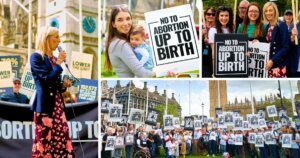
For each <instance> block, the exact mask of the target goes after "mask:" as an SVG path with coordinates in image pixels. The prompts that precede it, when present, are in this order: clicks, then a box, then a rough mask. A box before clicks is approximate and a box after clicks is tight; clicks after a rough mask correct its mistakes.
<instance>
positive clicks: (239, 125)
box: [233, 117, 243, 130]
mask: <svg viewBox="0 0 300 158" xmlns="http://www.w3.org/2000/svg"><path fill="white" fill-rule="evenodd" d="M233 122H234V130H243V117H234V118H233Z"/></svg>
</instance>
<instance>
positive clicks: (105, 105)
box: [101, 98, 112, 113]
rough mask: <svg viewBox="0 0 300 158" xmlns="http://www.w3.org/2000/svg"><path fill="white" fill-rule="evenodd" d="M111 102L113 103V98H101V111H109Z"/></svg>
mask: <svg viewBox="0 0 300 158" xmlns="http://www.w3.org/2000/svg"><path fill="white" fill-rule="evenodd" d="M110 104H112V99H108V98H101V113H108V110H109V105H110Z"/></svg>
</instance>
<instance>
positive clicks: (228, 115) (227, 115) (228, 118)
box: [223, 112, 234, 125]
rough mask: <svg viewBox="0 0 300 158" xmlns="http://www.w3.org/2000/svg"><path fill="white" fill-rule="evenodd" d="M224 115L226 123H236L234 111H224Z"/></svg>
mask: <svg viewBox="0 0 300 158" xmlns="http://www.w3.org/2000/svg"><path fill="white" fill-rule="evenodd" d="M223 115H224V117H225V124H226V125H234V122H233V113H232V112H223Z"/></svg>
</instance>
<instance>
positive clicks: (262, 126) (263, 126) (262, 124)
mask: <svg viewBox="0 0 300 158" xmlns="http://www.w3.org/2000/svg"><path fill="white" fill-rule="evenodd" d="M258 125H259V128H265V127H267V124H266V120H265V119H258Z"/></svg>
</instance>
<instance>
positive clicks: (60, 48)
mask: <svg viewBox="0 0 300 158" xmlns="http://www.w3.org/2000/svg"><path fill="white" fill-rule="evenodd" d="M57 50H58V52H61V51H63V49H62V47H61V46H60V45H59V46H58V47H57ZM64 63H65V65H66V67H67V68H68V64H67V62H66V59H64Z"/></svg>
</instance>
